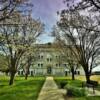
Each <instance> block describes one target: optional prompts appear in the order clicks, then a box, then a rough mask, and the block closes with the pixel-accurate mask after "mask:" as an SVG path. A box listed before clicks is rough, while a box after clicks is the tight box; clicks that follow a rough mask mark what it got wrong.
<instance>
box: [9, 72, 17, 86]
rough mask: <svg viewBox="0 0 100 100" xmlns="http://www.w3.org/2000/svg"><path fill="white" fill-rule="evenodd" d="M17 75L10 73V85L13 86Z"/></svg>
mask: <svg viewBox="0 0 100 100" xmlns="http://www.w3.org/2000/svg"><path fill="white" fill-rule="evenodd" d="M15 74H16V73H15V72H11V73H10V81H9V85H13V82H14V77H15Z"/></svg>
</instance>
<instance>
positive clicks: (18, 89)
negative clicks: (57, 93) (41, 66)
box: [0, 76, 45, 100]
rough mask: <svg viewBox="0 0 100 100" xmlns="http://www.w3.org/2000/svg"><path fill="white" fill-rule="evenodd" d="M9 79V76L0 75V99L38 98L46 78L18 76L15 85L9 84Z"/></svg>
mask: <svg viewBox="0 0 100 100" xmlns="http://www.w3.org/2000/svg"><path fill="white" fill-rule="evenodd" d="M8 81H9V78H8V77H1V76H0V100H37V97H38V94H39V92H40V90H41V87H42V85H43V83H44V81H45V78H44V77H29V78H28V80H25V79H24V77H16V78H15V82H14V85H13V86H9V85H8Z"/></svg>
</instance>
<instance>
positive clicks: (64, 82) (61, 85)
mask: <svg viewBox="0 0 100 100" xmlns="http://www.w3.org/2000/svg"><path fill="white" fill-rule="evenodd" d="M66 84H67V82H66V81H62V82H60V88H62V89H63V88H64V87H65V85H66Z"/></svg>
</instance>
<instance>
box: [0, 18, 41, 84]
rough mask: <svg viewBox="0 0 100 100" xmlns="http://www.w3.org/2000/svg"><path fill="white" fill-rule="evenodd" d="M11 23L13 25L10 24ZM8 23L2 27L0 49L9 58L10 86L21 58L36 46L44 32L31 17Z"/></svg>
mask: <svg viewBox="0 0 100 100" xmlns="http://www.w3.org/2000/svg"><path fill="white" fill-rule="evenodd" d="M10 22H11V23H10ZM10 22H9V21H8V22H7V21H6V22H5V24H2V23H1V27H0V47H1V48H2V51H3V52H4V53H5V55H6V57H7V58H8V65H9V66H8V68H9V73H10V82H9V85H12V84H13V80H14V76H15V74H16V72H17V70H18V67H19V62H20V59H21V57H22V56H23V55H24V54H25V53H26V52H28V51H29V49H30V48H31V47H32V46H34V43H35V42H36V38H37V37H38V36H39V34H40V33H41V31H42V24H41V22H40V21H36V20H34V19H32V18H31V16H28V17H27V16H26V17H25V18H23V17H22V16H17V18H16V21H15V20H12V19H11V21H10Z"/></svg>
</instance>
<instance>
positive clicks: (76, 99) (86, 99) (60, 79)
mask: <svg viewBox="0 0 100 100" xmlns="http://www.w3.org/2000/svg"><path fill="white" fill-rule="evenodd" d="M54 80H55V82H56V83H57V85H58V87H60V83H61V82H63V81H64V82H65V81H66V83H67V84H70V85H72V86H74V87H82V81H81V80H78V79H77V80H71V78H70V77H55V78H54ZM99 86H100V85H99ZM97 89H98V90H100V87H98V88H97ZM65 98H66V100H100V96H98V97H97V96H92V97H73V98H69V97H67V96H66V97H65Z"/></svg>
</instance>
